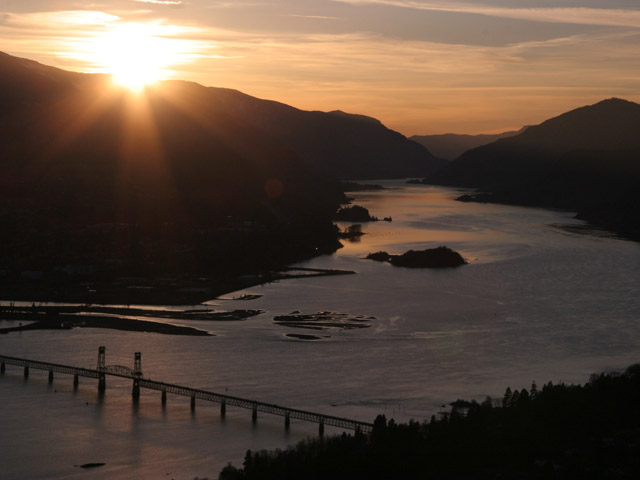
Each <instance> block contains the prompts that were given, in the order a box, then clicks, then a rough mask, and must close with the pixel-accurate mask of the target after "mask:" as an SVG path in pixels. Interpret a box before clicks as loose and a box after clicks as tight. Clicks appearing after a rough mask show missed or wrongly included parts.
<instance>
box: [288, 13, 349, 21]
mask: <svg viewBox="0 0 640 480" xmlns="http://www.w3.org/2000/svg"><path fill="white" fill-rule="evenodd" d="M286 16H287V17H294V18H310V19H312V20H343V19H342V18H340V17H327V16H324V15H300V14H296V13H288V14H287V15H286Z"/></svg>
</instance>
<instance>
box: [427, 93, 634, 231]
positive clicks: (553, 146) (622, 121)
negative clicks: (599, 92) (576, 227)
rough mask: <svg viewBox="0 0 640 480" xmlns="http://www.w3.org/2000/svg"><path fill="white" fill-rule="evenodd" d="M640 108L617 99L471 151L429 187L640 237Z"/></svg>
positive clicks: (430, 180) (432, 179) (436, 176)
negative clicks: (473, 193)
mask: <svg viewBox="0 0 640 480" xmlns="http://www.w3.org/2000/svg"><path fill="white" fill-rule="evenodd" d="M638 132H640V105H638V104H636V103H633V102H629V101H626V100H621V99H617V98H612V99H608V100H604V101H601V102H599V103H597V104H595V105H590V106H586V107H582V108H578V109H576V110H572V111H570V112H567V113H565V114H562V115H560V116H558V117H554V118H551V119H549V120H547V121H545V122H543V123H541V124H540V125H537V126H532V127H529V128H528V129H527V130H525V131H524V132H522V133H521V134H519V135H516V136H513V137H509V138H505V139H501V140H498V141H496V142H493V143H491V144H489V145H485V146H481V147H478V148H475V149H473V150H470V151H468V152H466V153H464V154H463V155H462V156H460V157H459V158H458V159H457V160H455V161H454V162H451V163H450V164H449V165H447V166H446V167H444V168H443V169H442V170H440V171H438V172H436V173H435V174H433V175H431V176H429V177H427V178H426V179H425V182H427V183H433V184H440V185H452V186H460V187H472V188H477V189H479V190H481V191H482V192H487V193H488V195H480V196H477V197H476V199H478V200H488V201H495V202H504V203H512V204H521V205H536V206H544V207H553V208H562V209H567V210H574V211H577V212H578V216H579V217H580V218H584V219H587V220H590V221H592V222H593V223H595V224H598V225H601V226H603V227H606V228H609V229H611V230H614V231H616V232H618V233H621V234H623V235H626V236H629V237H633V238H639V239H640V202H638V192H640V135H639V134H638Z"/></svg>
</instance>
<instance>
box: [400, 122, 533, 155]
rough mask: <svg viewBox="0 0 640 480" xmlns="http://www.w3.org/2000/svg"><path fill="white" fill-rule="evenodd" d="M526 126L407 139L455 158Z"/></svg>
mask: <svg viewBox="0 0 640 480" xmlns="http://www.w3.org/2000/svg"><path fill="white" fill-rule="evenodd" d="M526 128H527V127H523V128H521V129H520V130H518V131H516V130H513V131H510V132H503V133H496V134H493V135H492V134H482V135H459V134H456V133H445V134H443V135H414V136H413V137H409V140H413V141H414V142H417V143H419V144H420V145H423V146H424V147H426V148H427V149H428V150H429V151H430V152H431V153H432V154H433V155H435V156H436V157H439V158H444V159H446V160H455V159H456V158H458V157H459V156H460V155H462V154H463V153H464V152H466V151H467V150H471V149H472V148H476V147H480V146H482V145H487V144H489V143H491V142H495V141H496V140H500V139H501V138H507V137H513V136H514V135H518V134H519V133H522V132H523V131H524V130H525V129H526Z"/></svg>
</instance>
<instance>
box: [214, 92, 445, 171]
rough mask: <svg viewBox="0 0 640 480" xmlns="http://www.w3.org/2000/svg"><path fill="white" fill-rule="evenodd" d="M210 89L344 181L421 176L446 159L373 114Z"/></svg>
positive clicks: (239, 113) (230, 106)
mask: <svg viewBox="0 0 640 480" xmlns="http://www.w3.org/2000/svg"><path fill="white" fill-rule="evenodd" d="M210 94H211V96H212V97H214V96H215V97H216V99H217V101H218V102H220V103H221V104H222V105H224V106H225V108H226V111H228V112H232V113H233V115H235V116H237V117H238V118H241V119H242V120H243V121H245V122H247V123H249V124H251V125H253V126H254V127H256V128H258V129H259V130H261V131H263V132H265V133H266V134H267V135H269V136H270V137H271V138H272V139H274V140H276V141H278V142H280V143H281V144H282V145H285V146H286V147H287V148H289V149H291V150H292V151H294V152H295V153H297V154H298V155H299V156H300V158H301V159H303V160H304V161H305V162H307V163H308V164H310V165H313V166H314V168H318V169H320V170H321V171H323V172H325V173H328V174H331V175H335V176H337V177H338V178H340V179H343V180H346V179H349V180H354V179H376V178H404V177H412V176H424V175H428V174H430V173H432V172H434V171H436V170H437V169H438V168H440V167H441V166H442V165H444V163H445V162H444V161H442V160H441V159H437V158H435V157H434V156H433V155H431V154H430V153H429V151H428V150H427V149H426V148H424V147H423V146H422V145H419V144H417V143H415V142H413V141H411V140H408V139H407V138H406V137H405V136H403V135H401V134H400V133H398V132H395V131H393V130H390V129H388V128H387V127H385V126H384V125H383V124H382V123H381V122H380V121H378V120H376V119H374V118H371V117H367V116H364V115H353V114H348V113H344V112H341V111H333V112H317V111H314V112H309V111H303V110H298V109H297V108H294V107H291V106H289V105H285V104H282V103H278V102H274V101H269V100H261V99H258V98H255V97H251V96H249V95H245V94H244V93H241V92H238V91H236V90H228V89H218V88H216V89H210Z"/></svg>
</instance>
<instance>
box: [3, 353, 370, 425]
mask: <svg viewBox="0 0 640 480" xmlns="http://www.w3.org/2000/svg"><path fill="white" fill-rule="evenodd" d="M105 351H106V350H105V347H100V348H99V349H98V364H97V367H96V369H95V370H92V369H87V368H80V367H73V366H69V365H60V364H57V363H49V362H40V361H36V360H27V359H24V358H16V357H8V356H5V355H0V374H4V373H5V370H6V365H14V366H17V367H22V368H24V377H25V378H28V377H29V369H37V370H44V371H48V372H49V382H53V376H54V373H62V374H65V375H73V385H74V387H75V388H77V386H78V383H79V377H86V378H94V379H97V380H98V391H99V392H100V393H104V392H105V390H106V388H107V383H106V376H107V375H111V376H116V377H122V378H128V379H131V380H132V381H133V388H132V391H131V395H132V397H133V401H134V402H137V401H138V400H139V398H140V389H141V388H146V389H149V390H156V391H159V392H161V401H162V404H163V405H164V404H165V403H166V402H167V393H171V394H174V395H181V396H183V397H190V398H191V409H192V410H194V409H195V406H196V399H199V400H204V401H208V402H215V403H218V404H220V415H221V416H223V417H224V416H225V414H226V411H227V406H233V407H239V408H244V409H248V410H251V419H252V421H253V422H254V423H255V422H257V420H258V412H264V413H268V414H271V415H279V416H281V417H284V427H285V429H287V430H288V429H289V425H290V422H291V419H296V420H303V421H306V422H313V423H317V424H318V432H319V434H320V436H322V435H323V434H324V427H325V425H327V426H334V427H339V428H343V429H346V430H355V431H360V432H362V433H370V432H371V430H372V429H373V424H371V423H366V422H360V421H357V420H350V419H348V418H341V417H335V416H332V415H324V414H322V413H314V412H309V411H306V410H299V409H296V408H290V407H283V406H281V405H275V404H272V403H265V402H260V401H257V400H249V399H246V398H240V397H235V396H231V395H226V394H222V393H215V392H209V391H206V390H199V389H196V388H191V387H185V386H182V385H175V384H171V383H165V382H158V381H155V380H150V379H146V378H144V376H143V375H142V356H141V354H140V352H135V355H134V365H133V368H129V367H126V366H122V365H106V364H105Z"/></svg>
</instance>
